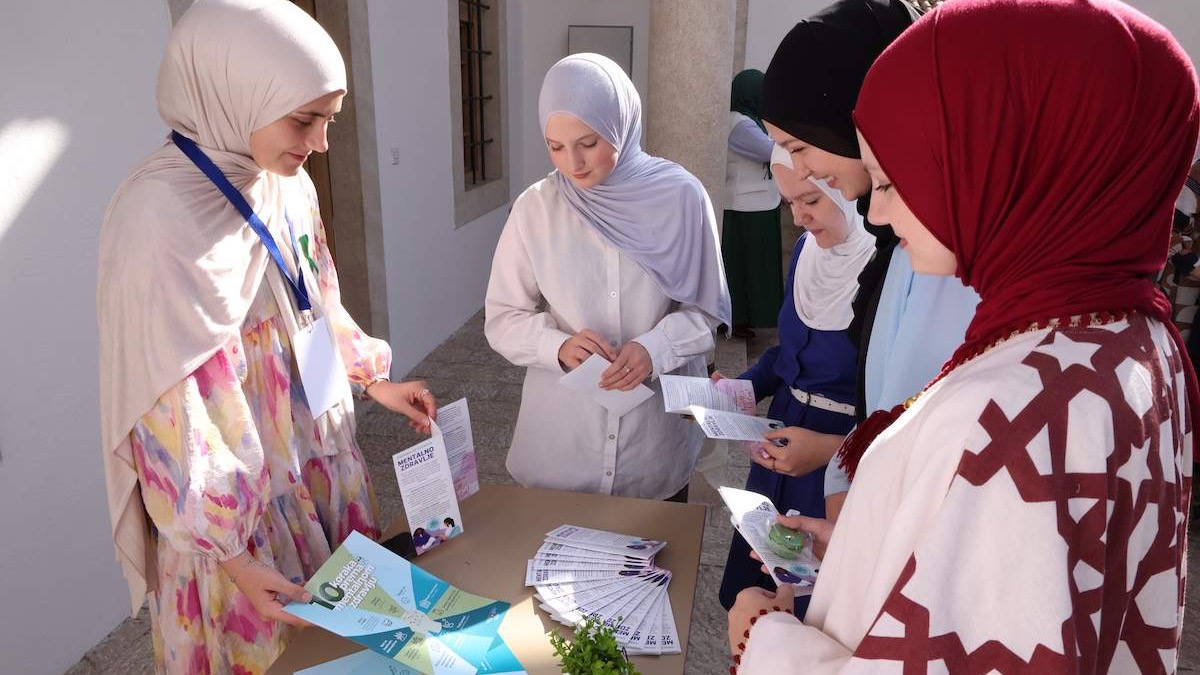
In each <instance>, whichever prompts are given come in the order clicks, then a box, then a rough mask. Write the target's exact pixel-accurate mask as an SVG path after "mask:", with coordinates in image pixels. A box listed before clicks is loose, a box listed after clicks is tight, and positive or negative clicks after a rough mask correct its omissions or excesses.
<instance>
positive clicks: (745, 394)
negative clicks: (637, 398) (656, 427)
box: [658, 375, 756, 415]
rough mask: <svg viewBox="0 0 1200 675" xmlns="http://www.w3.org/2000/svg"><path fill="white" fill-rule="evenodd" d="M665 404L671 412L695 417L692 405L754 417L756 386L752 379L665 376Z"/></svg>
mask: <svg viewBox="0 0 1200 675" xmlns="http://www.w3.org/2000/svg"><path fill="white" fill-rule="evenodd" d="M658 379H659V381H661V382H662V392H663V405H664V406H665V407H666V409H667V412H669V413H679V414H685V413H686V414H689V415H690V414H691V411H690V410H688V408H690V407H691V406H700V407H701V408H708V409H710V410H723V411H725V412H731V413H741V414H743V415H753V414H754V410H755V407H756V403H755V401H754V384H753V383H751V382H750V380H734V379H730V378H724V379H721V380H717V381H716V382H713V381H712V380H710V379H709V378H707V377H688V376H686V375H663V376H662V377H660V378H658Z"/></svg>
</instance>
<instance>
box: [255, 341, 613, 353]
mask: <svg viewBox="0 0 1200 675" xmlns="http://www.w3.org/2000/svg"><path fill="white" fill-rule="evenodd" d="M608 345H609V346H610V347H616V346H617V341H616V340H609V341H608ZM233 351H235V352H236V351H237V348H236V347H235V348H234V350H233Z"/></svg>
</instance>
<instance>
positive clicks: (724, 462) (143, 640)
mask: <svg viewBox="0 0 1200 675" xmlns="http://www.w3.org/2000/svg"><path fill="white" fill-rule="evenodd" d="M774 338H775V335H774V331H763V330H760V331H759V335H758V337H757V338H755V339H753V340H750V341H749V343H747V342H744V341H740V340H719V341H718V342H719V344H718V348H717V354H716V364H717V367H718V368H719V369H720V370H721V371H722V372H725V373H727V374H732V375H736V374H737V373H740V372H741V371H742V369H744V368H745V366H746V363H747V359H748V357H757V355H758V354H759V353H761V352H762V351H763V350H764V349H766V347H768V346H770V345H771V344H772V343H773V341H774ZM522 377H523V370H522V369H521V368H516V367H513V366H512V365H510V364H509V363H508V362H506V361H505V360H504V359H502V358H501V357H499V356H497V355H496V354H495V352H493V351H492V350H491V349H490V348H489V347H488V345H487V341H486V340H485V339H484V336H483V317H482V313H480V314H478V315H476V316H475V317H473V318H472V319H471V320H469V321H468V322H467V323H466V324H464V325H463V327H462V328H461V329H459V330H458V332H456V333H455V334H454V335H452V336H451V337H450V338H449V339H447V340H446V342H444V343H443V344H442V345H441V346H440V347H438V348H437V349H436V350H434V351H433V352H432V353H431V354H430V355H429V356H428V357H427V358H426V359H425V360H424V361H422V362H421V363H420V364H419V365H418V366H417V367H416V368H415V369H414V370H413V372H412V373H410V374H409V378H420V379H424V380H426V381H427V382H428V384H429V387H430V389H432V390H433V391H434V392H435V393H436V394H437V396H438V399H439V400H440V401H442V402H451V401H454V400H457V399H458V398H460V397H463V396H465V397H467V399H468V400H469V401H470V406H471V420H472V422H473V424H472V427H473V431H474V436H475V448H476V453H477V455H478V457H477V463H478V466H479V477H480V481H481V482H483V483H487V484H512V483H513V480H512V478H511V477H510V476H509V475H508V472H507V471H506V470H505V468H504V457H505V453H506V451H507V448H508V443H509V440H510V439H511V438H512V432H513V423H514V421H515V419H516V413H517V408H518V406H519V404H520V399H521V380H522ZM358 438H359V443H360V445H361V446H362V449H363V452H364V455H365V456H366V458H367V462H368V465H369V468H370V473H371V476H372V479H373V480H374V482H375V490H376V493H377V494H378V496H379V505H380V509H381V511H382V514H381V515H382V517H383V521H384V522H390V521H392V520H393V519H395V518H397V517H400V516H401V515H402V507H401V503H400V496H399V490H398V488H397V487H396V481H395V474H394V473H393V471H392V468H391V462H390V457H391V455H392V454H393V453H394V452H396V450H398V449H400V448H405V447H408V446H409V445H411V444H412V443H414V442H415V441H416V440H417V437H416V435H415V434H414V432H412V431H411V430H409V428H408V427H407V425H405V424H404V421H403V419H402V418H400V417H399V416H398V415H395V414H393V413H390V412H388V411H387V410H384V409H382V408H379V407H374V408H372V409H369V410H364V411H361V413H360V423H359V430H358ZM747 470H748V464H747V460H746V459H745V456H744V454H742V453H740V452H735V451H734V449H733V448H731V447H729V446H728V445H726V444H720V443H711V444H710V445H708V446H706V447H705V450H704V454H703V455H702V457H701V460H700V465H699V467H698V468H697V475H696V476H695V477H693V480H692V482H691V493H690V496H689V501H691V502H692V503H700V504H704V505H706V506H707V507H708V517H707V521H706V525H705V531H704V543H703V548H702V551H701V556H700V573H699V578H698V585H697V588H696V598H695V607H694V610H693V613H692V629H691V635H690V639H689V641H688V659H687V666H686V670H685V673H686V674H687V675H711V674H714V673H721V672H725V668H726V666H727V664H728V647H727V646H726V643H725V640H726V638H725V612H724V611H723V610H722V609H721V607H720V605H719V604H718V603H717V599H716V593H717V588H718V586H719V585H720V580H721V573H722V570H723V567H724V564H725V555H726V550H727V547H728V544H729V538H730V535H731V527H730V524H729V513H728V511H727V510H725V509H724V507H722V506H720V499H719V498H718V497H717V493H716V490H715V489H714V486H717V485H741V484H742V483H743V482H744V481H745V477H746V471H747ZM1198 548H1200V534H1197V529H1196V528H1193V534H1192V536H1191V537H1190V549H1191V551H1192V553H1193V556H1192V565H1191V566H1190V567H1191V570H1190V571H1191V572H1192V575H1191V577H1192V578H1193V579H1200V577H1197V576H1195V575H1194V573H1195V572H1196V571H1197V566H1200V563H1197V562H1196V557H1195V553H1196V552H1197V550H1198ZM1196 611H1200V592H1197V587H1196V584H1192V585H1191V587H1190V588H1189V592H1188V601H1187V615H1188V616H1195V612H1196ZM1194 625H1195V624H1194V623H1189V624H1188V629H1187V630H1186V631H1185V633H1184V644H1183V654H1182V658H1181V661H1180V669H1179V672H1181V673H1200V631H1197V630H1195V629H1194V628H1193V626H1194ZM152 660H153V659H152V653H151V647H150V635H149V625H148V623H147V620H146V613H145V612H142V614H141V615H139V616H138V617H136V618H133V619H129V620H127V621H125V622H123V623H122V624H121V625H120V626H118V627H117V628H116V629H115V630H114V631H113V632H112V633H111V634H110V635H109V636H108V637H107V638H105V639H104V640H103V641H102V642H101V643H100V644H99V645H97V646H96V647H95V648H94V649H92V650H91V651H90V652H88V653H87V654H86V655H84V657H83V659H81V660H80V661H79V663H77V664H76V665H75V666H74V667H72V668H71V669H70V670H69V671H67V673H68V675H91V674H93V673H120V674H122V675H142V674H149V673H152V672H153V666H152Z"/></svg>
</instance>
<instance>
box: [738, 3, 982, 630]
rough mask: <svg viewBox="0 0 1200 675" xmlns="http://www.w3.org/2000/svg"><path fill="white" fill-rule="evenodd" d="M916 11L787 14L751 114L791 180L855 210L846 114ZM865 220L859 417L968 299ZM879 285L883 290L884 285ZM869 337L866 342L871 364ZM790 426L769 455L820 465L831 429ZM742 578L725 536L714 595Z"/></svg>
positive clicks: (925, 368)
mask: <svg viewBox="0 0 1200 675" xmlns="http://www.w3.org/2000/svg"><path fill="white" fill-rule="evenodd" d="M919 16H920V12H918V11H917V9H916V8H915V7H913V6H912V5H910V4H908V3H907V2H905V1H904V0H841V1H840V2H838V3H836V4H833V5H831V6H829V7H827V8H826V9H824V10H823V11H821V12H820V13H818V14H816V15H814V16H813V17H811V18H809V19H806V20H805V21H802V22H800V23H798V24H796V26H795V27H794V28H793V29H792V30H791V32H790V33H788V35H787V37H785V38H784V40H783V42H782V43H781V44H780V45H779V48H778V49H777V50H776V52H775V56H774V58H773V59H772V60H771V65H770V67H769V68H768V69H767V72H766V75H765V78H764V82H763V94H762V96H763V101H762V117H763V120H764V122H766V126H767V131H768V132H769V133H770V134H771V136H772V138H773V139H774V140H775V142H776V143H777V144H779V145H780V146H782V147H783V148H784V149H785V150H787V151H789V152H790V154H791V158H792V163H793V164H794V165H795V167H796V169H797V171H798V172H799V173H800V174H801V177H802V178H808V177H809V176H812V177H814V178H818V179H823V180H825V181H826V182H827V183H828V185H829V186H830V187H832V188H834V189H837V190H839V191H841V193H842V195H843V196H844V197H845V198H846V199H849V200H857V201H858V210H859V213H861V214H864V215H865V214H866V213H867V208H868V207H869V205H870V194H871V179H870V176H869V175H868V174H867V171H866V168H865V167H864V166H863V163H862V157H861V154H860V152H859V148H858V139H857V136H856V134H855V130H854V122H853V120H852V118H851V113H852V112H853V110H854V104H855V102H856V100H857V99H858V91H859V89H860V88H861V86H862V83H863V79H864V78H865V77H866V74H867V70H868V69H870V67H871V64H872V63H874V61H875V59H876V58H878V56H879V55H880V54H881V53H882V52H883V50H884V49H885V48H886V47H887V46H888V45H889V44H890V43H891V42H892V41H893V40H895V39H896V38H897V37H898V36H899V35H900V34H901V33H902V32H904V30H905V29H906V28H908V26H910V25H911V24H912V23H913V22H914V21H916V20H917V18H919ZM866 227H867V230H868V231H869V232H870V233H871V234H873V235H875V237H876V253H875V256H874V258H873V259H872V260H871V262H870V263H868V264H867V265H866V267H865V268H864V269H863V271H862V273H861V274H860V275H859V277H858V282H859V292H858V295H857V297H856V298H855V300H854V305H853V309H854V321H853V322H852V323H851V324H850V327H849V330H848V331H847V332H848V334H849V337H850V340H851V341H853V342H854V343H855V345H856V346H857V347H858V376H857V383H856V386H857V389H858V405H857V406H856V408H857V410H858V415H859V419H862V417H863V416H865V415H866V414H868V413H870V412H872V411H873V410H875V409H878V408H891V407H892V406H893V405H895V404H896V403H899V402H900V401H903V400H904V399H906V398H908V397H909V396H911V395H913V394H915V393H917V391H919V390H920V388H921V387H922V386H923V385H924V384H925V383H926V382H928V381H929V380H931V379H933V377H934V376H935V375H936V374H937V367H938V366H940V365H941V363H942V362H943V361H945V359H947V358H949V356H950V354H951V352H953V350H954V348H955V347H956V346H957V345H958V344H959V343H961V342H962V339H963V335H964V333H965V331H966V326H967V323H968V322H969V321H970V318H971V316H972V315H973V314H974V306H975V303H976V302H977V300H978V298H977V296H975V294H974V292H973V291H971V290H970V289H968V288H966V287H964V286H962V284H961V283H960V282H958V281H957V280H956V279H954V278H952V277H947V278H943V277H930V276H922V277H919V278H914V276H913V272H912V267H911V265H909V264H908V255H907V253H905V252H903V251H901V252H899V253H897V254H896V257H897V260H896V261H892V256H893V252H894V251H896V250H897V249H896V244H897V239H896V236H895V235H894V234H893V233H892V230H891V228H889V227H876V226H874V225H872V224H871V223H869V222H868V223H866ZM889 270H890V271H889ZM885 277H888V279H887V284H885ZM947 279H948V280H949V281H947ZM885 285H889V290H890V291H891V292H890V293H885V292H884V287H885ZM881 298H882V299H881ZM880 307H882V308H883V309H882V311H881V312H880V313H879V315H878V317H879V320H880V323H879V324H878V325H879V326H880V327H881V329H880V330H879V331H878V333H877V335H876V340H875V341H874V342H873V341H872V329H873V328H874V327H875V325H877V324H876V323H875V321H876V310H877V308H880ZM906 314H907V316H908V320H907V321H905V319H904V317H905V315H906ZM901 344H902V346H899V347H896V348H895V349H893V347H894V346H896V345H901ZM912 345H917V346H919V348H920V349H921V350H922V352H923V355H922V357H921V358H912V357H911V355H910V354H906V353H905V352H904V350H905V346H912ZM869 346H870V347H871V348H872V349H877V351H876V353H875V357H876V358H874V359H873V360H872V368H873V370H870V371H868V366H867V351H868V347H869ZM939 350H941V351H940V352H939ZM928 354H933V356H932V357H930V356H928ZM880 357H882V358H880ZM885 363H886V366H885ZM868 373H870V374H868ZM868 382H869V383H870V386H868ZM909 389H911V391H908V390H909ZM901 392H904V393H902V394H901ZM794 393H795V395H796V398H797V399H798V400H801V401H804V400H810V401H811V398H810V397H809V395H811V394H821V395H826V394H828V392H794ZM897 396H899V399H898V400H895V397H897ZM792 430H795V431H794V433H793V434H792V435H789V436H788V438H787V441H788V443H787V446H786V447H783V448H773V449H772V453H773V454H775V453H779V454H785V455H791V454H793V453H795V454H805V455H810V456H811V459H810V461H808V462H807V463H808V464H812V463H813V461H811V460H816V462H818V463H824V462H828V461H829V459H830V456H831V455H832V453H833V452H834V451H835V450H836V448H837V446H838V443H839V442H840V437H837V436H831V435H829V434H817V433H815V432H808V433H804V430H803V429H800V428H799V427H788V428H787V429H785V430H783V432H785V433H786V432H789V431H792ZM820 470H822V469H818V471H820ZM824 470H825V471H826V473H825V481H824V482H825V490H824V495H817V496H816V499H812V500H804V501H805V503H809V504H812V503H816V504H819V505H820V504H822V500H821V497H822V496H825V497H827V498H828V501H827V502H826V503H825V504H824V506H825V507H827V508H828V509H829V511H830V512H829V514H828V515H829V517H830V518H834V517H836V510H837V509H838V508H839V507H840V503H841V500H842V499H843V498H844V496H845V490H846V489H848V485H849V483H848V481H846V479H845V474H844V472H841V471H839V470H838V467H837V466H836V462H835V463H834V464H831V465H830V466H829V467H828V468H827V469H824ZM764 496H765V497H767V498H769V499H771V501H772V502H773V503H775V507H776V508H777V509H784V508H787V506H788V505H787V504H785V503H784V502H785V501H786V500H785V499H784V497H785V495H784V494H783V493H782V492H780V493H779V494H765V495H764ZM792 497H794V495H792ZM818 508H819V510H820V512H811V513H802V515H805V516H809V517H814V518H825V517H826V515H827V514H826V513H825V508H821V507H818ZM749 586H761V587H764V588H771V587H772V583H771V579H770V577H769V576H767V575H765V574H762V573H761V571H760V569H759V566H758V563H757V562H755V561H753V560H751V559H750V558H749V547H748V546H747V544H746V543H745V541H744V540H743V539H742V538H741V536H740V535H736V534H735V535H734V538H733V542H732V544H731V546H730V552H729V559H728V561H727V562H726V566H725V576H724V578H723V579H722V582H721V590H720V599H721V603H722V604H723V605H724V606H725V607H726V608H728V607H730V606H731V605H732V603H733V601H734V599H735V597H736V596H737V594H738V593H739V592H740V591H741V590H742V589H744V588H747V587H749ZM807 606H808V598H807V597H801V598H798V599H797V602H796V607H795V609H796V611H797V615H799V616H803V612H804V610H805V609H806V608H807Z"/></svg>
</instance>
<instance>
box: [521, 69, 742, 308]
mask: <svg viewBox="0 0 1200 675" xmlns="http://www.w3.org/2000/svg"><path fill="white" fill-rule="evenodd" d="M555 113H568V114H570V115H573V116H575V117H577V118H579V119H580V120H582V121H583V122H584V123H585V124H587V125H588V126H590V127H591V128H592V129H594V130H595V131H596V132H597V133H599V134H600V135H601V136H603V137H604V139H605V140H606V141H608V142H609V143H612V145H613V147H615V148H616V149H617V151H618V153H619V156H618V159H617V165H616V167H614V168H613V171H612V173H611V174H609V176H608V178H606V179H605V180H604V182H603V183H601V184H600V185H597V186H595V187H593V188H590V189H587V190H581V189H579V188H578V187H576V186H575V184H574V183H572V182H571V180H570V179H569V178H567V177H566V176H564V175H562V174H561V173H560V172H558V171H555V172H554V174H553V175H554V176H555V178H556V180H557V185H558V190H559V192H560V193H561V194H562V195H563V196H564V197H565V198H566V200H567V202H568V203H569V204H570V205H571V209H572V210H573V211H575V213H576V214H578V215H579V217H580V218H582V219H583V221H584V222H585V223H589V224H591V225H592V226H593V227H595V228H596V230H597V231H598V232H599V233H600V234H601V236H603V237H604V238H605V239H606V240H607V241H608V242H609V243H610V244H612V245H613V246H615V247H617V248H618V249H619V250H620V251H621V252H622V253H624V254H625V255H627V256H629V257H630V258H633V259H634V260H635V261H637V263H638V264H639V265H641V266H642V269H644V270H646V273H647V274H649V275H650V276H651V277H652V278H653V279H654V281H655V283H657V284H658V287H659V288H660V289H662V292H663V293H664V294H665V295H666V296H667V297H669V298H671V299H672V300H675V301H677V302H680V303H682V304H686V305H692V306H694V307H698V308H700V309H701V310H702V311H704V313H705V314H707V315H708V316H709V317H711V318H712V319H713V320H714V321H715V322H719V323H725V324H729V323H731V319H730V316H731V314H732V312H731V309H730V308H731V305H730V300H729V289H728V287H727V286H726V284H725V267H724V265H723V264H722V262H721V244H720V238H719V236H718V234H717V219H716V217H715V216H714V214H713V208H712V203H711V202H710V201H709V198H708V193H707V192H705V190H704V186H703V185H701V184H700V181H699V180H697V179H696V177H695V176H693V175H692V174H690V173H688V171H687V170H686V169H684V168H683V167H681V166H679V165H678V164H676V163H674V162H670V161H667V160H665V159H662V158H659V157H654V156H652V155H649V154H647V153H646V152H645V151H644V150H642V145H641V143H642V101H641V98H640V97H639V96H638V93H637V89H635V88H634V86H633V82H632V81H630V79H629V77H628V76H627V75H626V74H625V71H623V70H621V67H620V66H618V65H617V64H616V63H615V62H614V61H612V60H611V59H609V58H607V57H604V56H600V55H599V54H574V55H572V56H568V57H566V58H565V59H562V60H561V61H559V62H558V63H556V64H554V66H552V67H551V68H550V70H549V72H547V73H546V77H545V79H544V80H543V81H542V91H541V95H540V96H539V97H538V114H539V118H540V121H541V126H542V133H543V134H545V132H546V122H547V121H548V120H549V119H550V117H551V116H552V115H554V114H555Z"/></svg>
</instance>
